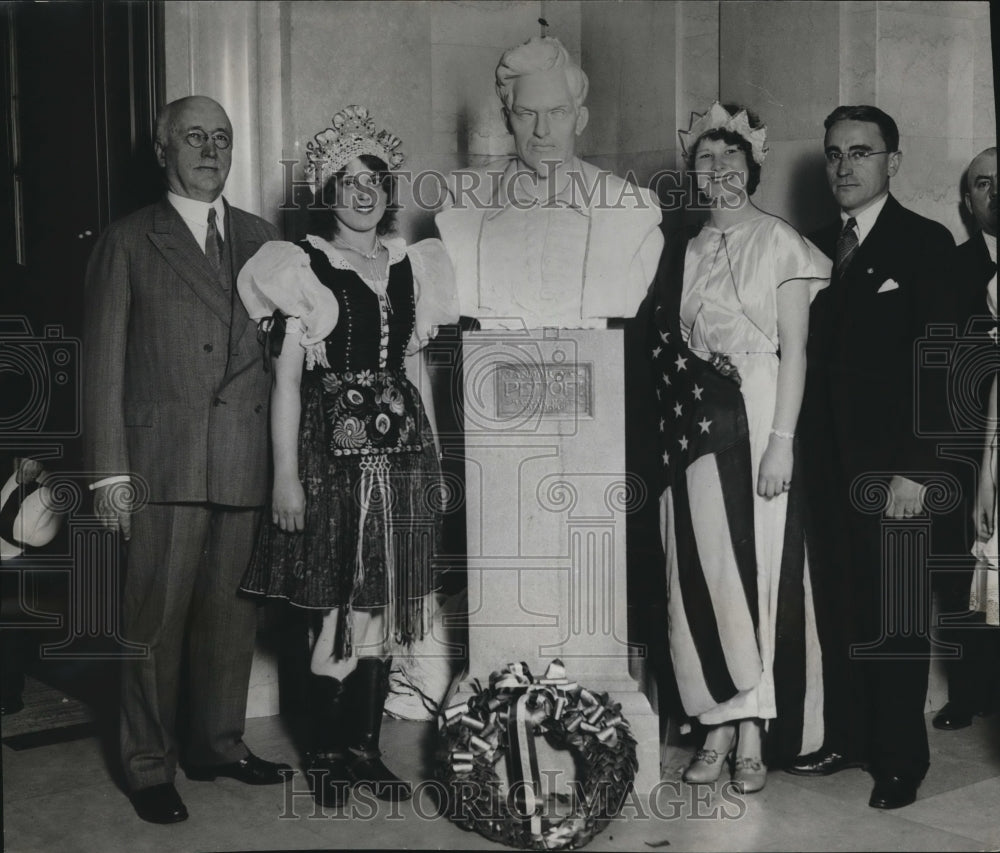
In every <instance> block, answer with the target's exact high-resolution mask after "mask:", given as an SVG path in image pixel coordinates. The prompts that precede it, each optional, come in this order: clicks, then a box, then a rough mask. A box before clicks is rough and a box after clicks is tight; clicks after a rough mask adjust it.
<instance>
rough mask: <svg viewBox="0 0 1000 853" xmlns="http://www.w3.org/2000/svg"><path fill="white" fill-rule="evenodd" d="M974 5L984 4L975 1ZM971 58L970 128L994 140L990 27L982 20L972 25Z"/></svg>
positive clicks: (994, 108) (995, 128) (995, 123)
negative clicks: (971, 112)
mask: <svg viewBox="0 0 1000 853" xmlns="http://www.w3.org/2000/svg"><path fill="white" fill-rule="evenodd" d="M975 5H976V6H986V4H985V3H976V4H975ZM973 39H974V44H973V54H972V56H973V59H972V65H973V67H972V111H973V114H972V129H973V133H974V134H975V135H976V136H977V137H986V138H988V139H992V140H994V144H995V142H996V136H997V113H996V100H995V96H994V91H993V87H994V84H995V80H994V78H993V45H992V43H991V40H990V28H989V26H987V25H986V23H985V22H983V21H977V22H976V23H975V24H974V25H973Z"/></svg>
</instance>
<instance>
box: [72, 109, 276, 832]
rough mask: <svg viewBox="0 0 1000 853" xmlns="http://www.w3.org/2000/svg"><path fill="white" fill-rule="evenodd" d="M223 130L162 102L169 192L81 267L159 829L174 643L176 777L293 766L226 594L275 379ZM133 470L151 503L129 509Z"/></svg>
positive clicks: (173, 807) (98, 497)
mask: <svg viewBox="0 0 1000 853" xmlns="http://www.w3.org/2000/svg"><path fill="white" fill-rule="evenodd" d="M232 140H233V130H232V125H231V124H230V121H229V118H228V116H227V115H226V113H225V111H224V110H223V109H222V107H221V106H219V104H217V103H216V102H215V101H213V100H211V99H210V98H204V97H189V98H182V99H181V100H178V101H174V102H172V103H170V104H167V105H166V107H164V109H163V110H162V112H161V114H160V116H159V117H158V120H157V128H156V153H157V158H158V160H159V163H160V166H161V167H162V168H163V170H164V175H165V178H166V184H167V193H166V197H165V198H164V199H162V200H161V201H160V202H159V203H157V204H154V205H152V206H150V207H146V208H143V209H142V210H139V211H136V212H135V213H133V214H131V215H130V216H127V217H125V218H124V219H122V220H120V221H118V222H116V223H114V224H113V225H112V226H111V227H110V228H108V229H107V231H105V233H104V234H103V235H102V236H101V239H100V241H99V242H98V244H97V246H96V248H95V249H94V253H93V255H92V257H91V259H90V264H89V266H88V269H87V281H86V306H87V308H86V318H85V325H84V364H85V374H84V375H85V377H86V386H85V406H84V418H85V421H84V423H85V431H86V432H85V446H86V453H87V461H88V466H89V469H90V470H91V471H94V472H97V476H99V477H101V478H102V479H99V480H98V481H97V482H96V483H95V484H94V485H93V488H94V504H95V509H96V512H97V514H98V515H99V516H100V517H101V518H102V520H103V521H104V522H105V524H107V525H109V526H112V527H114V528H117V529H118V530H120V531H121V533H122V535H123V536H124V538H125V539H126V540H129V545H128V569H127V576H126V580H125V600H124V611H123V612H124V634H125V637H126V638H127V639H128V640H129V641H132V642H135V643H140V644H143V645H145V646H147V647H148V654H146V655H145V656H144V657H142V658H139V659H129V660H126V661H125V663H124V667H123V673H122V677H123V684H122V699H121V754H122V762H123V764H124V769H125V778H126V781H127V784H128V787H129V789H130V790H129V793H130V797H131V800H132V804H133V806H134V807H135V810H136V812H137V813H138V815H139V817H141V818H142V819H143V820H147V821H150V822H153V823H174V822H177V821H181V820H184V819H185V818H186V817H187V810H186V809H185V807H184V803H183V801H182V800H181V798H180V796H179V795H178V793H177V790H176V788H175V787H174V784H173V780H174V774H175V772H176V767H177V763H178V747H177V737H176V732H175V721H176V717H177V705H178V696H179V693H180V682H181V660H182V657H183V655H184V653H185V651H186V653H187V658H188V665H189V669H188V674H189V676H190V679H189V682H190V683H189V685H188V688H189V689H188V695H189V697H190V708H189V710H190V714H189V716H190V732H189V735H188V737H187V738H186V740H185V744H186V747H187V749H186V755H185V756H184V758H185V770H186V772H187V776H188V777H189V778H192V779H204V780H210V779H214V778H215V777H216V776H220V775H224V776H231V777H234V778H236V779H239V780H240V781H243V782H246V783H249V784H258V785H259V784H272V783H278V782H281V781H283V779H284V777H283V775H282V774H281V773H280V772H279V771H280V770H282V769H284V768H287V765H278V764H273V763H271V762H267V761H264V760H262V759H260V758H257V757H256V756H255V755H253V754H252V753H251V752H250V751H249V749H247V747H246V745H245V744H244V743H243V737H242V736H243V727H244V722H245V716H246V699H247V687H248V682H249V678H250V665H251V661H252V658H253V645H254V635H255V627H256V611H255V605H254V604H253V603H252V602H250V601H246V600H243V599H240V598H238V597H237V595H236V590H237V587H238V585H239V581H240V578H241V576H242V573H243V571H244V569H245V568H246V565H247V563H248V561H249V557H250V551H251V549H252V546H253V541H254V531H255V528H256V523H257V519H258V511H259V509H260V507H261V506H262V505H263V504H264V503H265V502H266V490H267V480H268V474H267V458H268V457H267V421H268V397H269V390H270V376H269V375H268V374H266V373H265V372H264V370H263V366H262V361H261V356H260V347H259V346H258V344H257V341H256V336H255V333H254V332H255V330H254V324H253V323H252V322H251V321H250V319H249V317H248V316H247V313H246V311H245V310H244V308H243V304H242V302H241V301H240V300H239V298H238V297H237V296H236V295H235V289H236V288H235V282H236V275H237V273H238V272H239V270H240V268H241V267H242V266H243V264H244V263H245V262H246V261H247V259H248V258H249V257H250V256H251V255H252V254H253V253H254V252H255V251H256V250H257V249H258V247H259V246H260V245H261V244H262V243H264V242H266V241H267V240H273V239H276V238H277V236H278V235H277V232H276V229H275V228H274V227H273V226H272V225H270V224H269V223H267V222H265V221H264V220H263V219H260V218H259V217H257V216H254V215H252V214H250V213H246V212H245V211H242V210H238V209H236V208H234V207H232V206H230V205H229V204H228V203H227V202H226V201H225V200H224V199H223V198H222V190H223V187H224V186H225V183H226V177H227V176H228V174H229V167H230V164H231V162H232ZM130 479H131V480H132V483H131V485H129V483H128V481H129V480H130ZM140 480H141V481H142V483H143V484H144V488H145V489H148V494H147V499H148V501H147V503H146V504H145V505H144V506H142V507H138V506H137V507H135V512H134V514H133V511H132V510H133V506H132V499H131V495H132V489H133V488H134V489H135V490H136V491H137V492H138V491H143V490H144V489H143V490H140V489H139V488H138V487H139V481H140Z"/></svg>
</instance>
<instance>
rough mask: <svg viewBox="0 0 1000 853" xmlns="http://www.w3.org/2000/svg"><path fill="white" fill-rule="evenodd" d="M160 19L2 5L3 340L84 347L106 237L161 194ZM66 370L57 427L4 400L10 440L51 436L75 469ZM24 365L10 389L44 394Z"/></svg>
mask: <svg viewBox="0 0 1000 853" xmlns="http://www.w3.org/2000/svg"><path fill="white" fill-rule="evenodd" d="M161 19H162V9H161V8H159V7H158V6H157V5H156V4H154V3H152V2H110V0H101V2H67V3H34V2H20V3H0V92H2V96H3V118H4V120H3V129H2V134H3V136H2V141H0V157H2V163H0V166H2V168H0V199H2V202H0V205H2V210H0V240H2V243H0V246H2V252H0V257H2V261H0V264H2V266H0V280H2V282H3V285H2V293H3V297H2V304H0V315H2V316H3V317H4V328H3V329H2V330H0V339H7V338H8V336H9V335H12V336H13V337H14V339H15V346H16V341H17V340H18V339H19V335H20V333H22V332H23V333H25V334H27V335H28V338H27V339H26V340H25V343H27V341H28V340H31V339H35V340H42V341H44V342H45V344H44V345H43V346H49V342H53V341H58V340H60V339H62V340H69V341H73V340H76V339H78V338H79V335H80V331H81V320H82V314H83V278H84V272H85V270H86V265H87V258H88V257H89V255H90V252H91V249H93V247H94V243H95V241H96V240H97V236H98V235H99V234H100V232H101V230H102V229H103V228H105V227H106V226H107V225H108V223H109V222H111V221H112V220H114V219H116V218H118V217H120V216H122V215H124V214H125V213H127V212H129V211H130V210H133V209H135V208H136V207H139V206H140V205H142V204H144V203H148V202H150V201H152V200H153V199H155V198H156V197H157V195H158V194H159V191H160V183H159V177H158V173H157V169H156V163H155V160H154V157H153V151H152V145H151V138H152V133H151V131H152V128H153V123H154V120H155V113H156V109H157V108H158V106H159V104H160V102H161V101H162V90H163V85H162V80H163V56H162V54H163V48H162V41H163V39H162V23H161ZM18 317H24V318H26V319H27V325H28V328H27V329H23V328H20V329H19V328H18V327H19V326H23V323H22V322H21V321H19V320H17V319H14V318H18ZM46 327H48V331H46ZM50 349H51V347H50ZM76 351H77V348H75V347H69V348H68V349H67V350H65V351H64V352H65V353H68V354H70V356H72V355H73V354H74V353H75V352H76ZM45 359H46V357H45V356H42V364H43V365H44V367H45V368H48V369H52V368H54V367H56V365H52V364H50V363H47V362H46V360H45ZM61 366H63V367H66V368H68V370H69V373H68V374H67V376H68V377H69V379H68V382H62V383H52V384H53V385H57V386H58V387H52V388H50V389H49V392H50V393H49V396H50V398H51V399H50V400H49V401H47V402H48V403H49V405H48V412H47V418H44V419H43V420H41V421H39V420H38V418H33V417H28V416H27V415H26V416H25V418H22V419H19V418H18V417H17V415H18V413H19V412H20V411H21V409H19V408H18V406H19V405H20V404H22V403H25V398H24V397H23V396H21V395H19V394H14V395H9V394H6V393H5V394H4V395H3V397H4V398H5V399H6V402H5V403H4V404H3V406H4V411H3V412H2V413H0V417H2V418H3V420H0V437H2V439H3V443H4V444H5V445H8V444H9V443H11V442H12V441H16V442H17V443H21V442H22V441H23V442H26V443H27V444H29V445H30V444H33V443H35V442H43V443H49V442H51V441H52V440H53V439H55V440H57V441H58V442H59V443H60V444H61V445H62V446H63V449H64V451H65V453H64V456H63V459H65V460H66V462H67V463H70V464H72V462H73V461H74V460H75V459H76V458H77V457H78V453H79V440H78V436H76V435H74V434H73V433H74V430H73V426H74V424H75V423H76V422H77V421H78V412H77V411H74V408H75V406H76V405H77V403H78V394H77V393H74V392H75V391H76V390H77V389H75V388H70V387H67V385H68V384H72V383H73V381H74V379H75V377H76V374H75V372H74V369H75V368H77V367H78V365H74V364H72V363H68V364H65V365H61ZM17 367H18V365H13V364H7V362H6V361H5V362H4V364H3V366H2V370H3V374H4V382H5V384H7V382H8V380H9V381H10V382H12V383H13V385H14V387H15V388H17V389H19V390H23V391H24V392H25V393H27V394H29V395H31V394H35V396H37V392H38V389H37V388H32V387H30V385H31V383H32V382H35V383H36V384H37V379H34V380H32V379H28V378H26V377H25V376H23V375H21V376H19V375H17V369H16V368H17ZM51 378H52V377H51V376H50V377H49V379H51ZM24 386H28V387H24Z"/></svg>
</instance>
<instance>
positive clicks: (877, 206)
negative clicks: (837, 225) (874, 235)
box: [840, 193, 889, 246]
mask: <svg viewBox="0 0 1000 853" xmlns="http://www.w3.org/2000/svg"><path fill="white" fill-rule="evenodd" d="M888 200H889V193H885V194H884V195H882V196H880V197H879V198H877V199H875V201H873V202H872V203H871V204H870V205H868V207H866V208H865V209H864V210H862V211H861V212H860V213H855V214H854V222H855V225H854V230H855V231H856V232H857V234H858V245H859V246H860V245H861V244H862V243H864V242H865V237H867V236H868V232H869V231H871V230H872V228H874V227H875V220H876V219H878V215H879V214H880V213H881V212H882V208H883V207H885V203H886V202H887V201H888ZM850 218H851V215H850V214H849V213H845V212H844V211H843V210H842V211H840V221H841V222H842V223H843V224H845V225H846V224H847V220H848V219H850Z"/></svg>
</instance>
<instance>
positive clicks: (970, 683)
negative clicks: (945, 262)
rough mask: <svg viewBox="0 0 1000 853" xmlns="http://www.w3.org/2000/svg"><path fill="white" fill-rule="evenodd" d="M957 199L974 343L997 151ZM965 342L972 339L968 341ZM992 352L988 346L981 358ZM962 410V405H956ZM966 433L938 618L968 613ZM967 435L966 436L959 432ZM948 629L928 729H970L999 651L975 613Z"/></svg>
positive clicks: (982, 396) (974, 462)
mask: <svg viewBox="0 0 1000 853" xmlns="http://www.w3.org/2000/svg"><path fill="white" fill-rule="evenodd" d="M962 184H963V192H962V201H963V204H964V205H965V208H966V210H967V211H968V213H969V215H970V216H971V217H972V219H973V221H974V222H975V225H976V226H977V227H978V230H977V231H976V233H974V234H973V235H972V237H970V238H969V239H968V240H967V241H966V242H964V243H963V244H962V245H961V246H959V247H958V249H957V250H956V252H955V264H954V269H953V273H952V278H953V281H954V286H955V287H956V289H957V291H958V296H959V300H960V304H959V332H960V333H961V334H963V335H965V336H967V337H966V339H967V340H970V341H971V339H974V338H976V337H979V336H980V335H981V334H982V333H983V330H984V329H988V328H991V327H992V326H994V325H995V321H993V319H992V317H991V316H990V309H989V306H988V303H987V289H988V288H989V286H990V282H991V281H992V282H994V283H993V288H994V293H995V288H996V284H995V282H996V275H997V262H996V249H997V150H996V148H995V147H994V148H987V149H986V150H985V151H982V152H980V153H979V154H978V155H976V156H975V157H974V158H973V159H972V162H971V163H970V164H969V168H968V169H967V170H966V172H965V175H963V177H962ZM968 336H971V339H970V338H969V337H968ZM990 351H994V352H995V347H990V345H989V344H987V352H990ZM976 363H977V364H979V365H980V366H979V367H978V368H977V370H978V372H979V373H980V375H981V376H982V377H983V378H985V379H986V380H987V381H985V382H983V383H981V385H980V387H978V388H975V389H972V390H973V393H974V394H975V395H976V396H977V397H978V400H979V401H981V402H982V403H983V410H984V411H985V401H986V398H987V395H988V393H989V381H988V380H989V379H990V378H992V375H993V372H994V371H995V370H996V369H997V368H996V365H995V364H994V365H993V368H992V370H990V369H989V367H988V365H986V369H983V367H984V365H983V364H982V362H981V361H980V360H979V359H977V360H976ZM959 405H960V406H961V403H960V404H959ZM973 420H974V423H973V424H972V429H971V439H972V441H971V443H970V444H969V445H968V446H967V447H965V448H963V449H962V451H960V455H961V457H962V461H963V462H965V463H966V464H964V465H962V466H961V470H960V471H959V472H958V473H959V476H960V477H961V479H962V488H963V491H964V493H965V501H964V502H963V505H962V508H961V509H962V511H961V513H959V514H958V515H959V516H960V518H959V523H958V524H952V525H950V527H952V528H954V529H952V530H949V531H948V532H949V534H950V537H949V538H950V542H952V543H953V545H952V548H951V553H955V554H957V555H960V556H959V558H958V559H956V568H957V569H958V570H957V571H949V572H940V573H938V577H937V578H936V581H937V583H936V586H937V593H938V596H939V601H940V605H941V611H942V613H952V614H960V613H962V612H963V611H967V610H968V606H969V585H970V582H971V580H972V569H973V562H974V561H973V557H972V555H971V553H970V547H971V545H972V541H973V539H974V537H975V532H974V530H972V529H971V526H970V524H969V519H970V518H971V516H972V510H973V503H974V499H975V493H976V475H977V473H978V470H979V465H980V462H981V459H982V434H983V425H982V422H981V419H979V418H974V419H973ZM965 435H966V437H968V436H969V432H966V433H965ZM949 621H950V622H951V624H950V626H949V627H943V628H942V629H941V630H940V631H939V636H940V638H941V639H942V640H944V641H946V642H950V643H955V644H957V645H958V646H959V648H960V649H961V656H960V657H958V658H953V659H948V660H946V662H945V665H946V668H947V673H948V702H947V703H946V704H945V706H944V707H943V708H942V709H941V710H940V711H938V713H937V714H936V715H935V717H934V721H933V723H934V727H935V728H937V729H944V730H948V731H951V730H955V729H964V728H966V727H967V726H970V725H972V718H973V715H974V714H977V713H981V712H984V711H987V710H989V708H990V704H991V699H992V696H991V693H992V692H993V690H995V687H996V683H997V678H996V675H995V671H996V665H995V661H996V657H997V652H998V643H997V639H998V635H997V632H994V631H988V630H985V629H984V628H983V617H982V614H979V613H977V614H969V615H967V616H964V617H957V618H956V617H952V619H951V620H949Z"/></svg>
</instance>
